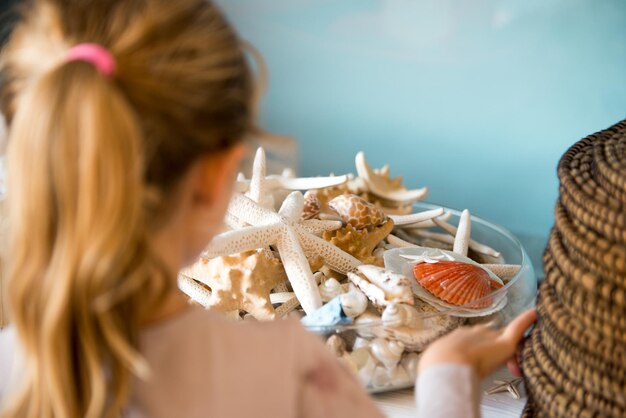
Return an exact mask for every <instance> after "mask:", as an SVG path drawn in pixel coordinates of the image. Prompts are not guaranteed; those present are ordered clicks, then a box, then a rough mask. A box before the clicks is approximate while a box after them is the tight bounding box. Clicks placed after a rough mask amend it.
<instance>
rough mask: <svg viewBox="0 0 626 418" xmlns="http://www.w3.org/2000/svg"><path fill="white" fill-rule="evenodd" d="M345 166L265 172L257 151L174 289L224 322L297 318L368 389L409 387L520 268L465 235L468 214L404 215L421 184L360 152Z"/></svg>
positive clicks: (420, 194)
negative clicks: (347, 170) (425, 355)
mask: <svg viewBox="0 0 626 418" xmlns="http://www.w3.org/2000/svg"><path fill="white" fill-rule="evenodd" d="M355 163H356V171H357V175H352V174H348V175H345V176H330V177H319V178H318V177H314V178H296V177H294V176H293V174H291V173H283V175H280V176H267V175H266V173H265V161H264V153H263V150H262V149H260V150H259V151H258V152H257V158H256V159H255V165H254V168H253V175H252V178H251V179H249V180H247V179H245V178H244V177H243V176H240V177H239V179H238V184H237V193H236V196H235V197H234V198H233V201H232V202H231V207H230V208H229V212H228V216H227V218H226V223H227V225H228V226H229V227H230V228H231V230H230V231H227V232H225V233H223V234H220V235H219V236H217V237H216V238H215V239H214V240H213V241H212V243H211V244H210V245H209V247H208V248H207V251H205V253H204V254H203V256H202V257H201V259H200V260H199V261H198V262H197V263H196V264H195V265H193V266H191V267H190V268H188V269H186V270H184V271H183V272H181V275H180V277H179V286H180V288H181V289H182V290H183V291H184V292H186V293H187V294H188V295H189V296H190V297H191V298H192V299H193V300H194V301H196V302H198V303H200V304H202V305H203V306H206V307H207V308H211V309H216V310H221V311H224V312H226V313H228V314H229V315H230V316H232V317H233V318H235V319H241V320H267V319H276V318H281V317H293V316H296V317H299V318H301V320H302V322H303V324H304V325H305V326H307V327H309V329H311V330H312V331H314V332H317V333H319V334H321V335H323V336H324V337H325V338H326V339H327V346H328V348H329V349H330V350H332V351H333V352H334V353H335V354H336V355H337V356H338V357H339V358H341V359H343V361H345V362H346V364H347V365H348V366H349V367H350V368H351V369H353V370H354V372H355V373H356V374H357V376H358V377H359V379H360V380H361V381H362V383H363V384H364V385H365V386H367V387H368V388H369V389H370V390H372V391H377V390H386V389H387V388H390V387H393V388H397V387H402V386H409V385H411V384H413V382H414V381H415V374H416V367H417V362H418V359H419V353H420V352H421V351H422V350H424V348H425V347H426V346H427V345H428V344H429V343H430V342H432V341H433V340H434V339H436V338H438V337H440V336H442V335H444V334H446V333H448V332H450V331H451V330H453V329H455V328H457V327H458V326H460V325H462V324H464V323H466V322H467V321H473V322H476V321H482V320H489V319H490V318H491V316H492V315H493V314H495V313H496V312H498V311H499V310H500V309H502V308H503V307H504V306H505V305H506V304H507V295H506V289H505V288H503V287H505V285H506V283H507V282H508V281H509V280H510V279H511V278H512V277H513V276H515V274H516V273H517V272H518V270H519V268H520V266H518V265H508V264H504V262H505V260H504V259H503V258H502V256H501V254H500V252H499V251H498V250H497V249H494V248H491V247H489V246H487V245H485V244H483V243H480V242H477V241H475V240H473V239H472V238H471V223H472V222H471V215H470V213H469V211H467V210H465V211H463V213H462V215H461V217H460V220H459V222H458V225H457V226H454V225H452V224H451V223H448V221H449V220H450V218H451V216H452V215H451V213H450V212H446V211H445V210H444V209H443V208H435V209H431V210H426V211H422V212H417V213H413V207H414V206H413V205H414V204H415V203H416V202H417V201H418V200H420V199H423V198H424V197H425V196H426V194H427V189H426V188H420V189H414V190H408V189H407V188H406V187H405V186H404V185H403V183H402V179H401V178H393V179H392V178H391V177H390V175H389V168H388V167H387V166H386V167H383V168H382V169H378V170H376V169H373V168H371V167H370V166H369V165H368V164H367V162H366V159H365V155H364V154H363V153H362V152H360V153H358V154H357V156H356V161H355ZM294 190H295V191H294ZM301 192H304V193H301ZM442 312H444V313H445V314H442Z"/></svg>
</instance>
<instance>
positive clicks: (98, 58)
mask: <svg viewBox="0 0 626 418" xmlns="http://www.w3.org/2000/svg"><path fill="white" fill-rule="evenodd" d="M65 60H66V61H67V62H70V61H85V62H88V63H90V64H92V65H93V66H94V67H96V69H97V70H98V71H99V72H100V73H101V74H103V75H105V76H107V77H110V76H112V75H114V74H115V58H113V55H112V54H111V53H110V52H109V50H107V49H106V48H104V47H102V46H100V45H98V44H90V43H85V44H78V45H76V46H74V47H72V48H71V49H70V50H69V51H68V52H67V56H66V57H65Z"/></svg>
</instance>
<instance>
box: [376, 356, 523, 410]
mask: <svg viewBox="0 0 626 418" xmlns="http://www.w3.org/2000/svg"><path fill="white" fill-rule="evenodd" d="M509 379H513V376H512V375H511V374H510V373H509V371H508V370H507V369H506V368H502V369H499V370H497V371H496V372H495V373H494V374H493V375H491V376H489V377H488V378H486V379H485V380H483V382H482V391H483V395H482V400H481V403H480V406H481V413H482V418H519V417H520V416H521V414H522V411H523V409H524V405H525V404H526V393H525V391H524V387H523V386H524V385H523V384H520V385H519V389H520V393H521V394H522V399H519V400H516V399H513V398H512V397H511V396H510V395H509V394H508V392H503V393H497V394H493V395H485V394H484V391H485V390H486V389H487V388H490V387H491V386H493V385H494V383H493V381H494V380H509ZM373 396H374V402H376V404H377V405H378V408H380V410H381V411H382V412H383V413H384V414H385V416H387V417H389V418H415V417H416V416H417V414H416V410H415V394H414V392H413V389H404V390H399V391H395V392H389V393H381V394H378V395H373Z"/></svg>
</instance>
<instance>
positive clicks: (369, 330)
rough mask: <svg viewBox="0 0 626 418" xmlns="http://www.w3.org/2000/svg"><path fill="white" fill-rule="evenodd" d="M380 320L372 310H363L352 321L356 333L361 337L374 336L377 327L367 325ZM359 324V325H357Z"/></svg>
mask: <svg viewBox="0 0 626 418" xmlns="http://www.w3.org/2000/svg"><path fill="white" fill-rule="evenodd" d="M378 322H380V316H378V314H376V313H374V312H373V311H365V312H363V313H362V314H361V315H359V317H358V318H357V319H356V320H355V321H354V324H355V325H357V326H358V327H357V330H356V332H357V334H359V336H361V337H363V338H374V337H376V336H377V334H379V333H380V332H379V327H377V326H367V325H369V324H375V323H378ZM359 325H361V326H359Z"/></svg>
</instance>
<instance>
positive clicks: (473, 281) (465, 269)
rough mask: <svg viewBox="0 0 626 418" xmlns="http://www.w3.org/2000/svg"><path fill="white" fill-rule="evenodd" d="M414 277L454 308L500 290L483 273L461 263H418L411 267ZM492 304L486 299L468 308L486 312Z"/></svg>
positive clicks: (467, 264)
mask: <svg viewBox="0 0 626 418" xmlns="http://www.w3.org/2000/svg"><path fill="white" fill-rule="evenodd" d="M413 274H414V275H415V278H416V279H417V281H418V283H419V284H420V285H421V286H422V287H423V288H424V289H426V290H428V291H429V292H430V293H432V294H433V295H435V296H437V297H438V298H439V299H441V300H443V301H444V302H448V303H450V304H452V305H457V306H461V305H466V304H468V303H471V302H473V301H475V300H478V299H482V298H484V297H485V296H487V295H489V294H490V293H491V292H492V291H493V290H494V289H499V288H501V287H502V284H500V283H498V282H497V281H495V280H493V279H492V278H491V277H490V276H489V273H487V272H486V271H485V270H484V269H482V268H480V267H478V266H475V265H474V264H470V263H464V262H462V261H438V262H436V263H419V264H416V265H415V267H413ZM491 303H492V300H491V299H490V298H489V299H485V300H483V301H480V302H478V303H476V304H473V305H472V306H471V307H472V308H486V307H488V306H489V305H491Z"/></svg>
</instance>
